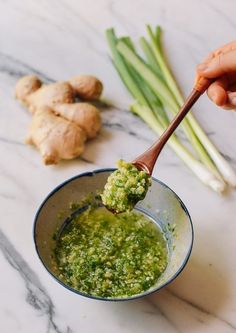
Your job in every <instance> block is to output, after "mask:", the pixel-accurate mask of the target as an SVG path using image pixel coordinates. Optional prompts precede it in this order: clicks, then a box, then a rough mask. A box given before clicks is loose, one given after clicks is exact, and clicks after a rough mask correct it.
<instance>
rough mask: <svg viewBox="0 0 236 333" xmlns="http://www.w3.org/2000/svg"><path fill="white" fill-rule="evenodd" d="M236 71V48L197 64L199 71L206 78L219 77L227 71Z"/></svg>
mask: <svg viewBox="0 0 236 333" xmlns="http://www.w3.org/2000/svg"><path fill="white" fill-rule="evenodd" d="M233 71H235V72H236V49H233V50H230V51H228V52H226V53H220V54H218V55H217V56H215V57H213V58H211V59H209V60H208V61H207V62H204V63H202V64H200V65H198V66H197V73H198V75H200V76H203V77H206V78H217V77H220V76H222V75H224V74H225V73H230V72H233Z"/></svg>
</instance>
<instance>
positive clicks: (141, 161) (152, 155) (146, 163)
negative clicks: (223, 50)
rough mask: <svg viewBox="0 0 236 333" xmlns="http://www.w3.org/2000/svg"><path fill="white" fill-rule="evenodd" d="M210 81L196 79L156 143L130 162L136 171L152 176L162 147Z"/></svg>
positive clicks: (200, 78) (201, 78)
mask: <svg viewBox="0 0 236 333" xmlns="http://www.w3.org/2000/svg"><path fill="white" fill-rule="evenodd" d="M212 81H213V80H209V79H206V78H203V77H199V78H198V80H197V82H196V83H195V85H194V87H193V89H192V91H191V93H190V95H189V96H188V98H187V99H186V101H185V103H184V105H183V106H182V108H181V109H180V111H179V112H178V113H177V115H176V116H175V117H174V119H173V120H172V121H171V122H170V124H169V126H168V127H167V129H166V130H165V131H164V133H163V134H162V135H161V136H160V138H159V139H158V140H157V141H156V142H154V144H153V145H152V146H151V147H150V148H149V149H147V150H146V151H145V152H144V153H143V154H141V155H140V156H138V157H137V158H136V159H135V160H134V161H132V164H134V165H135V166H136V168H137V169H139V170H143V171H146V172H147V173H148V174H149V175H151V174H152V171H153V168H154V165H155V163H156V160H157V158H158V156H159V154H160V153H161V151H162V149H163V147H164V146H165V144H166V142H167V141H168V139H169V138H170V136H171V135H172V134H173V132H174V131H175V130H176V128H177V127H178V126H179V124H180V123H181V121H182V120H183V119H184V117H185V116H186V115H187V113H188V112H189V110H190V109H191V108H192V106H193V105H194V104H195V103H196V101H197V100H198V99H199V97H200V96H201V95H202V94H203V93H204V92H205V91H206V89H207V88H208V87H209V86H210V84H211V83H212Z"/></svg>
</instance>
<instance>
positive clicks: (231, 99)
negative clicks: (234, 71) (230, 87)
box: [229, 96, 236, 106]
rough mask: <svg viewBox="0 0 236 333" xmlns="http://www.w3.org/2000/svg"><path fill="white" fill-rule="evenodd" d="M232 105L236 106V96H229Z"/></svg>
mask: <svg viewBox="0 0 236 333" xmlns="http://www.w3.org/2000/svg"><path fill="white" fill-rule="evenodd" d="M229 102H230V104H232V105H234V106H236V96H229Z"/></svg>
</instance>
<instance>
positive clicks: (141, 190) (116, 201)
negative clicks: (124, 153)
mask: <svg viewBox="0 0 236 333" xmlns="http://www.w3.org/2000/svg"><path fill="white" fill-rule="evenodd" d="M117 165H118V169H117V170H116V171H114V172H112V174H111V175H110V176H109V177H108V180H107V183H106V185H105V187H104V191H103V193H102V194H101V198H102V202H103V204H104V205H105V206H106V207H107V208H108V209H110V210H111V211H113V212H116V213H121V212H128V211H131V210H132V209H133V208H134V206H135V205H136V203H137V202H138V201H140V200H142V199H144V198H145V195H146V193H147V190H148V187H149V186H150V185H151V177H150V176H149V175H148V174H147V173H146V172H145V171H140V170H138V169H137V168H136V167H135V166H134V165H133V164H132V163H127V162H125V161H123V160H120V161H118V163H117Z"/></svg>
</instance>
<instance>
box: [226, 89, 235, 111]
mask: <svg viewBox="0 0 236 333" xmlns="http://www.w3.org/2000/svg"><path fill="white" fill-rule="evenodd" d="M228 106H229V107H230V108H231V109H236V92H231V91H229V92H228Z"/></svg>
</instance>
